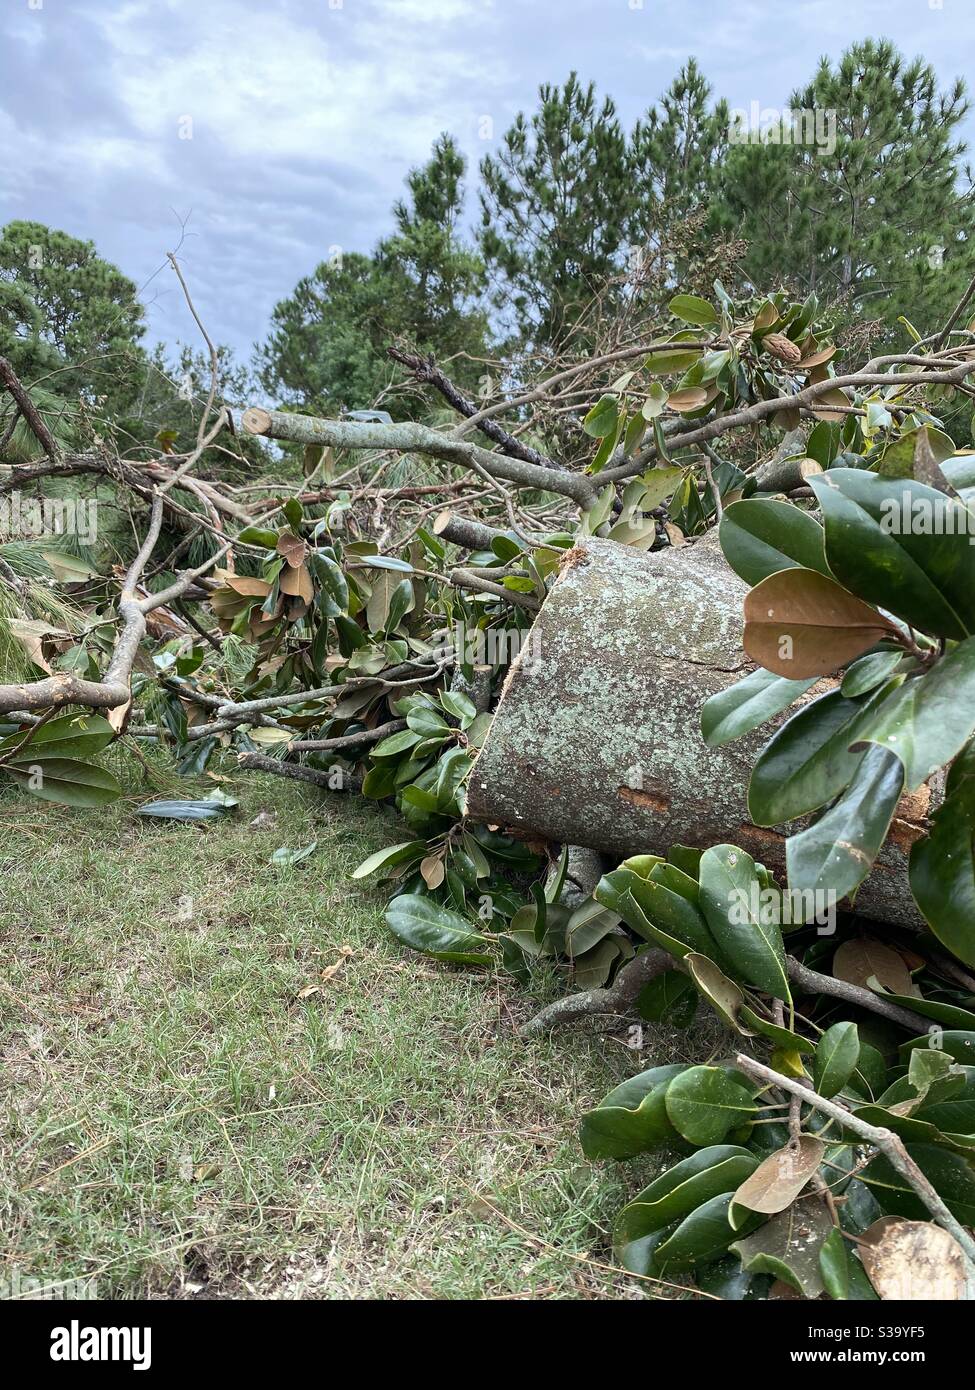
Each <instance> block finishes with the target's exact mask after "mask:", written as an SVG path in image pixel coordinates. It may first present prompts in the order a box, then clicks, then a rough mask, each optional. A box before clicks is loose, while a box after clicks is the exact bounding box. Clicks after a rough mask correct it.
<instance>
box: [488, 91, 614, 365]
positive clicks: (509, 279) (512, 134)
mask: <svg viewBox="0 0 975 1390" xmlns="http://www.w3.org/2000/svg"><path fill="white" fill-rule="evenodd" d="M539 99H540V103H541V104H540V106H539V109H538V110H537V111H536V112H535V113H534V114H533V115H532V116H531V117H529V118H526V117H525V116H524V114H521V113H519V115H518V116H517V117H516V119H515V122H514V124H513V125H512V126H511V128H510V130H508V132H507V133H506V135H505V137H504V140H503V142H502V145H501V148H500V150H499V151H498V153H497V154H496V155H487V156H486V157H485V158H484V159H483V160H482V161H481V177H482V179H483V187H482V189H481V213H482V218H481V221H482V226H481V234H480V245H481V251H482V253H483V255H484V259H485V261H486V262H487V265H488V268H489V271H490V272H491V273H492V276H493V279H494V299H495V303H496V305H497V306H498V307H499V308H500V309H501V310H502V312H503V315H504V318H505V327H506V328H507V329H508V330H509V331H511V330H515V331H516V332H517V335H518V336H520V337H522V338H523V339H529V340H530V341H532V342H534V343H535V344H537V345H541V346H553V347H557V346H558V345H559V344H560V343H561V342H562V341H563V340H564V339H565V337H566V335H567V334H568V333H569V332H570V331H571V329H572V326H573V321H574V320H575V319H576V318H577V317H578V316H579V314H580V312H581V311H582V310H583V309H584V308H585V306H586V305H587V304H588V302H589V300H590V299H591V297H592V295H593V294H594V293H595V292H597V291H598V290H599V289H601V287H602V285H603V283H604V282H605V281H606V279H607V278H608V277H609V276H610V275H612V274H613V273H614V271H616V270H618V269H619V268H620V266H621V263H622V253H623V251H624V249H625V245H626V226H627V221H628V216H629V212H630V209H631V207H632V193H631V189H630V180H629V177H628V167H627V143H626V136H625V134H624V132H623V129H622V126H621V125H620V123H619V120H618V119H617V117H616V109H615V107H614V105H613V103H612V101H611V100H610V99H609V98H608V97H607V98H606V100H605V101H603V102H602V104H601V105H599V104H597V100H596V94H595V88H594V86H593V84H592V83H591V82H590V83H589V85H588V86H585V87H584V86H583V85H582V84H581V82H580V81H579V79H578V77H577V76H576V74H575V73H572V74H571V75H570V77H569V79H568V81H567V82H566V83H565V84H564V86H562V87H553V86H548V85H546V86H543V87H541V88H540V91H539Z"/></svg>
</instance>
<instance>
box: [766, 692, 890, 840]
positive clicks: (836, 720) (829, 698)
mask: <svg viewBox="0 0 975 1390" xmlns="http://www.w3.org/2000/svg"><path fill="white" fill-rule="evenodd" d="M863 718H864V707H863V706H862V705H861V704H857V703H855V702H854V701H852V700H846V699H844V698H843V696H842V695H841V694H840V692H839V691H838V690H831V691H830V692H829V693H828V694H827V695H821V696H820V697H819V698H818V699H817V700H813V701H811V702H810V703H809V704H808V705H804V706H803V707H802V709H800V710H797V711H796V713H795V714H794V715H793V716H792V718H791V719H789V720H788V721H787V723H785V724H783V726H782V728H781V729H779V730H778V731H777V732H776V733H775V734H774V735H773V736H772V739H771V741H770V742H769V743H768V744H767V745H766V747H765V749H764V750H763V751H762V753H761V754H760V755H759V758H758V761H757V762H756V764H755V767H754V768H753V770H752V776H751V782H750V783H749V787H748V813H749V815H750V816H751V818H752V820H753V821H754V822H755V824H756V825H779V824H781V823H783V822H784V821H790V820H795V819H796V817H798V816H804V815H807V814H808V813H809V812H810V811H818V810H819V808H820V807H821V806H825V805H826V803H827V802H828V801H832V800H833V799H834V798H835V797H837V796H839V794H840V792H842V791H843V790H844V788H845V787H847V786H849V784H850V782H851V780H852V778H853V774H854V772H855V771H856V769H857V767H858V765H859V763H860V759H861V757H862V756H863V755H862V751H861V752H860V753H851V752H849V751H848V746H849V743H850V740H851V738H852V737H853V736H854V734H855V731H856V729H857V728H858V727H859V721H860V720H861V719H863ZM855 721H856V722H855Z"/></svg>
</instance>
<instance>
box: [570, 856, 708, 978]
mask: <svg viewBox="0 0 975 1390" xmlns="http://www.w3.org/2000/svg"><path fill="white" fill-rule="evenodd" d="M593 897H594V898H595V899H596V901H597V902H600V903H602V905H603V906H604V907H608V908H609V909H610V911H611V912H615V913H617V914H618V915H619V916H620V917H622V919H623V921H624V922H626V924H627V925H628V926H630V927H632V928H633V930H634V931H635V932H636V933H637V934H638V935H639V936H642V937H643V939H644V941H650V942H652V943H653V944H654V945H655V946H662V947H663V949H664V950H665V951H670V953H671V954H672V955H675V956H678V957H680V956H685V955H686V954H687V953H688V951H699V952H700V953H701V954H702V955H707V956H714V955H715V954H717V946H716V945H715V942H714V940H713V939H712V937H711V934H710V932H709V931H708V928H707V923H706V922H705V920H704V918H703V917H702V916H701V914H700V912H699V911H698V910H697V908H696V907H695V906H694V904H693V903H689V902H688V901H687V899H686V898H683V897H681V896H680V894H678V893H674V892H672V891H671V890H670V889H669V888H665V887H664V885H663V884H661V883H654V882H653V881H652V880H651V879H646V878H641V877H640V875H639V874H636V873H634V872H633V871H632V870H631V869H623V868H620V869H614V870H613V872H612V873H609V874H604V875H603V877H602V878H601V879H600V880H599V882H598V883H597V885H596V888H595V890H594V892H593Z"/></svg>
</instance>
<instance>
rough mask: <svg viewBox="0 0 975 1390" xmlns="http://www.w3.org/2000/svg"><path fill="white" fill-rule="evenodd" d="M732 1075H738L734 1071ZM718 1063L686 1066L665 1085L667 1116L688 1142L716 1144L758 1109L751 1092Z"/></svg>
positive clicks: (700, 1144)
mask: <svg viewBox="0 0 975 1390" xmlns="http://www.w3.org/2000/svg"><path fill="white" fill-rule="evenodd" d="M734 1075H738V1073H735V1074H734ZM743 1080H744V1078H740V1080H739V1081H735V1080H734V1079H733V1078H732V1076H730V1075H729V1074H728V1071H727V1070H725V1069H723V1068H721V1067H688V1068H687V1070H686V1071H682V1072H681V1074H680V1075H679V1076H676V1077H675V1078H674V1079H673V1081H672V1082H671V1083H670V1085H669V1086H668V1087H667V1093H666V1096H665V1097H664V1104H665V1106H666V1110H667V1116H668V1118H669V1120H670V1122H671V1124H672V1125H673V1126H674V1128H675V1129H676V1130H677V1132H678V1134H680V1135H682V1137H683V1138H684V1139H686V1140H687V1142H688V1143H689V1144H694V1145H696V1146H699V1147H700V1146H704V1145H707V1144H719V1143H720V1142H721V1141H722V1139H724V1137H725V1135H726V1134H728V1133H729V1131H730V1130H733V1129H738V1128H739V1126H741V1125H743V1124H747V1123H748V1122H749V1121H750V1120H751V1118H752V1116H753V1115H755V1114H756V1113H757V1107H756V1106H755V1103H754V1101H753V1100H752V1094H751V1092H750V1091H748V1090H746V1089H745V1086H744V1085H743V1084H741V1082H742V1081H743Z"/></svg>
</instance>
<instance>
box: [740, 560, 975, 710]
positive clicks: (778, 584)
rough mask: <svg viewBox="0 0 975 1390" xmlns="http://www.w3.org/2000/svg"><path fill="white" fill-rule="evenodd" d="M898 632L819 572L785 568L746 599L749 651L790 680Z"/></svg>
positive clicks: (824, 670)
mask: <svg viewBox="0 0 975 1390" xmlns="http://www.w3.org/2000/svg"><path fill="white" fill-rule="evenodd" d="M897 631H898V629H897V628H895V627H894V625H893V623H891V622H889V621H888V619H886V618H884V617H883V616H882V615H881V614H880V613H878V612H877V610H876V609H875V608H871V607H870V605H869V604H866V603H864V602H863V601H862V600H861V599H858V598H857V597H856V596H855V595H854V594H851V593H849V592H848V591H847V590H846V589H843V588H841V586H840V585H839V584H837V583H836V581H835V580H833V579H830V578H828V576H827V575H825V574H820V573H818V572H817V571H816V570H811V569H785V570H780V571H779V572H778V573H777V574H772V575H769V577H768V579H763V580H762V582H761V583H760V584H757V585H756V586H755V588H754V589H752V590H751V592H750V593H749V594H748V595H747V596H746V598H745V632H744V638H743V642H744V647H745V651H746V652H747V653H748V655H749V656H750V657H751V659H752V661H757V662H758V664H759V665H760V666H764V667H765V669H766V670H768V671H774V672H775V674H776V675H778V676H787V677H788V678H789V679H790V680H804V679H805V678H806V677H807V676H825V675H829V674H830V673H831V672H833V671H835V670H837V668H838V667H840V666H845V665H847V663H848V662H850V661H852V660H853V659H854V657H858V656H862V655H863V653H864V652H865V651H868V650H869V649H870V648H871V647H874V646H876V644H877V643H878V642H880V641H882V640H883V639H884V638H885V637H891V636H892V635H896V633H897ZM973 721H975V716H973Z"/></svg>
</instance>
